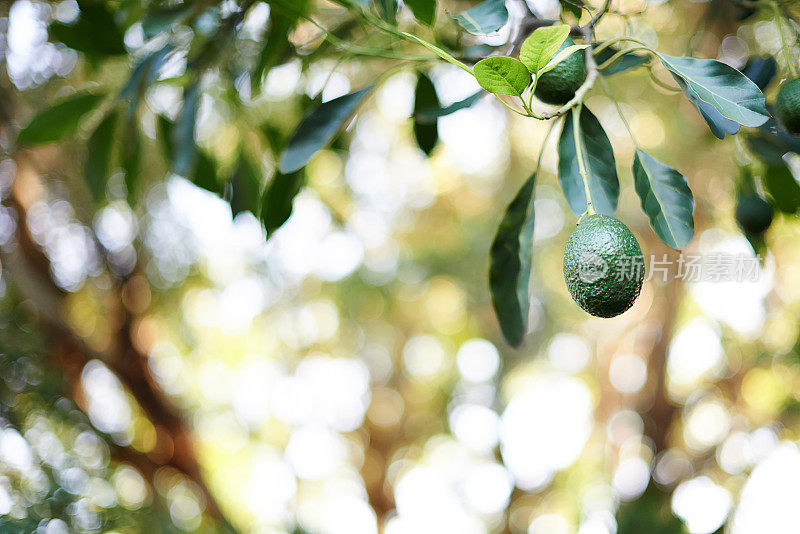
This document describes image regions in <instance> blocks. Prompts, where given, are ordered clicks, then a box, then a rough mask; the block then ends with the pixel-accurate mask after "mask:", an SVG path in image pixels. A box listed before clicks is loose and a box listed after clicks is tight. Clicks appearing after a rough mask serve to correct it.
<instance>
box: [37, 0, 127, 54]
mask: <svg viewBox="0 0 800 534" xmlns="http://www.w3.org/2000/svg"><path fill="white" fill-rule="evenodd" d="M78 7H79V9H80V15H79V16H78V20H77V21H76V22H75V23H72V24H63V23H61V22H55V23H53V24H51V25H50V27H49V29H48V30H49V32H50V36H51V37H53V38H54V39H55V40H57V41H59V42H61V43H63V44H65V45H66V46H68V47H69V48H72V49H73V50H77V51H78V52H83V53H85V54H86V55H88V56H95V57H96V56H115V55H122V54H125V53H127V50H126V49H125V39H124V35H123V31H122V29H121V28H120V27H119V26H117V23H116V22H115V21H114V14H113V12H112V11H110V10H109V9H108V7H107V6H106V4H105V2H90V1H87V0H83V1H81V2H78Z"/></svg>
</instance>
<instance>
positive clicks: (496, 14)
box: [453, 0, 508, 33]
mask: <svg viewBox="0 0 800 534" xmlns="http://www.w3.org/2000/svg"><path fill="white" fill-rule="evenodd" d="M453 18H454V19H456V20H457V21H458V23H459V24H461V26H462V27H463V28H464V29H465V30H467V31H468V32H470V33H492V32H496V31H497V30H499V29H500V28H501V27H503V26H504V25H505V23H506V22H508V9H506V3H505V0H485V1H484V2H482V3H480V4H478V5H477V6H475V7H473V8H472V9H468V10H466V11H462V12H461V13H457V14H455V15H453Z"/></svg>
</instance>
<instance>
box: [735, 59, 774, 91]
mask: <svg viewBox="0 0 800 534" xmlns="http://www.w3.org/2000/svg"><path fill="white" fill-rule="evenodd" d="M777 72H778V62H777V61H775V58H773V57H772V56H764V57H758V56H750V57H749V58H747V62H746V63H745V64H744V67H742V74H744V75H745V76H747V77H748V78H750V79H751V80H752V81H753V83H754V84H756V86H757V87H758V88H759V89H761V90H762V91H763V90H764V89H766V88H767V86H768V85H769V82H771V81H772V79H773V78H774V77H775V74H777Z"/></svg>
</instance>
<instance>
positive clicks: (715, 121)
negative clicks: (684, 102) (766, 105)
mask: <svg viewBox="0 0 800 534" xmlns="http://www.w3.org/2000/svg"><path fill="white" fill-rule="evenodd" d="M672 77H673V78H674V79H675V81H676V82H677V83H678V86H679V87H680V88H681V90H682V91H683V94H684V96H686V98H687V99H688V100H689V102H691V104H692V105H693V106H694V108H695V109H696V110H697V112H698V113H699V114H700V116H701V117H703V120H705V121H706V123H707V124H708V127H709V128H710V129H711V133H713V134H714V135H715V136H717V137H718V138H719V139H723V138H724V137H725V134H729V135H733V134H735V133H736V132H738V131H739V123H738V122H736V121H732V120H730V119H726V118H725V117H723V116H722V114H720V112H719V111H717V109H716V108H715V107H714V106H712V105H711V104H709V103H708V102H703V101H702V100H700V98H699V97H698V96H697V93H695V92H694V89H692V88H691V86H689V85H688V84H687V83H686V82H685V81H684V79H683V78H681V77H680V76H677V75H676V74H672Z"/></svg>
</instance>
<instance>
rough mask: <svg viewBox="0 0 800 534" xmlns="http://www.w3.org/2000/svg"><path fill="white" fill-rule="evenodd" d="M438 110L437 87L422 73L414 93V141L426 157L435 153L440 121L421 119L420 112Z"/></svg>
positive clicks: (418, 76)
mask: <svg viewBox="0 0 800 534" xmlns="http://www.w3.org/2000/svg"><path fill="white" fill-rule="evenodd" d="M438 108H439V97H438V96H436V87H435V86H434V85H433V82H432V81H431V79H430V78H429V77H428V76H427V75H426V74H424V73H422V72H420V73H419V74H418V75H417V87H416V90H415V91H414V139H416V141H417V146H419V147H420V148H421V149H422V151H423V152H425V154H426V155H430V154H431V152H433V148H434V147H435V146H436V142H437V141H438V140H439V126H438V120H437V118H436V117H433V118H431V117H424V116H423V117H421V116H420V115H418V112H420V111H422V110H425V109H438Z"/></svg>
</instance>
